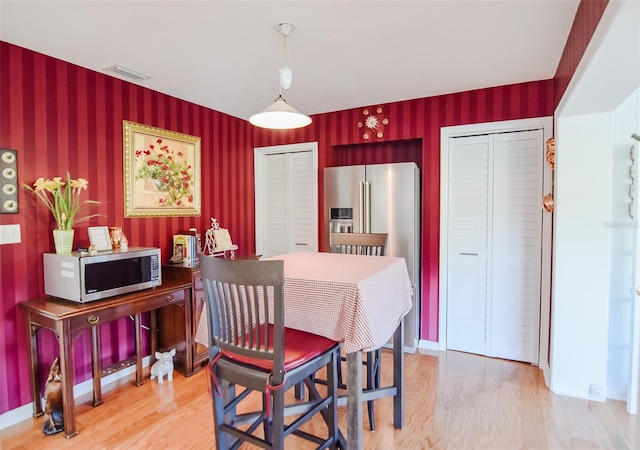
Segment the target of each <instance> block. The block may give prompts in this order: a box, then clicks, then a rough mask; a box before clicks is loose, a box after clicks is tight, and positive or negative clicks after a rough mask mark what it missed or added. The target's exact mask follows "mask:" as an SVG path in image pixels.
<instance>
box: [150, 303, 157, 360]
mask: <svg viewBox="0 0 640 450" xmlns="http://www.w3.org/2000/svg"><path fill="white" fill-rule="evenodd" d="M149 328H150V329H151V360H152V361H153V358H155V355H156V351H158V311H157V310H155V309H152V310H151V311H149Z"/></svg>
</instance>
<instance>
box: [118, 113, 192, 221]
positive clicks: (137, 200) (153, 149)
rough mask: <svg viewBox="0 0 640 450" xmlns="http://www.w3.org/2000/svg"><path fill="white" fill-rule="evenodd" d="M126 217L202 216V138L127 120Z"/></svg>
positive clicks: (125, 158)
mask: <svg viewBox="0 0 640 450" xmlns="http://www.w3.org/2000/svg"><path fill="white" fill-rule="evenodd" d="M122 131H123V141H124V203H125V212H124V216H125V217H153V216H156V217H157V216H199V215H200V138H199V137H197V136H190V135H187V134H182V133H177V132H174V131H168V130H162V129H160V128H154V127H150V126H147V125H142V124H139V123H133V122H129V121H127V120H125V121H123V124H122Z"/></svg>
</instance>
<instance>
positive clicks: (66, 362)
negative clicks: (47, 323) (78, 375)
mask: <svg viewBox="0 0 640 450" xmlns="http://www.w3.org/2000/svg"><path fill="white" fill-rule="evenodd" d="M56 333H57V334H58V346H59V348H60V376H61V377H62V417H63V419H64V436H65V437H66V438H67V439H68V438H72V437H73V436H75V435H76V434H78V431H77V430H76V412H75V400H74V398H73V352H72V341H71V324H70V323H69V321H68V320H63V321H61V322H57V323H56Z"/></svg>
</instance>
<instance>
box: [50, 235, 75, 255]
mask: <svg viewBox="0 0 640 450" xmlns="http://www.w3.org/2000/svg"><path fill="white" fill-rule="evenodd" d="M74 233H75V230H58V229H56V230H53V243H54V244H55V246H56V253H57V254H58V255H65V254H69V253H71V250H72V249H73V235H74Z"/></svg>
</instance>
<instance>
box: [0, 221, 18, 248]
mask: <svg viewBox="0 0 640 450" xmlns="http://www.w3.org/2000/svg"><path fill="white" fill-rule="evenodd" d="M20 242H21V239H20V224H14V225H0V245H2V244H19V243H20Z"/></svg>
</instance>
